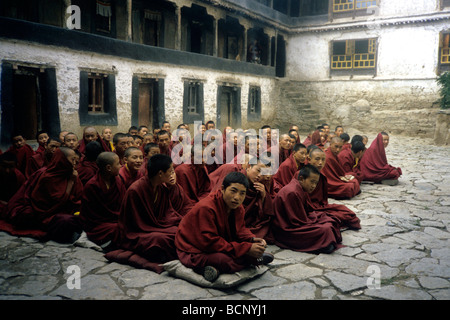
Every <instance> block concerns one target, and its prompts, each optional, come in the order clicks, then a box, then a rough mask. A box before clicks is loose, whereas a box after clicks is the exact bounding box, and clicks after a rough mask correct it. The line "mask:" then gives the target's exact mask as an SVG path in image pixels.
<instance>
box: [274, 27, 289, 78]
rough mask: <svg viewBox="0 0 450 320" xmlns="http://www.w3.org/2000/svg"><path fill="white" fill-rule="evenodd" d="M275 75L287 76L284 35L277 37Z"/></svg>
mask: <svg viewBox="0 0 450 320" xmlns="http://www.w3.org/2000/svg"><path fill="white" fill-rule="evenodd" d="M275 75H276V76H277V77H285V76H286V41H285V40H284V38H283V36H280V35H278V37H277V57H276V66H275Z"/></svg>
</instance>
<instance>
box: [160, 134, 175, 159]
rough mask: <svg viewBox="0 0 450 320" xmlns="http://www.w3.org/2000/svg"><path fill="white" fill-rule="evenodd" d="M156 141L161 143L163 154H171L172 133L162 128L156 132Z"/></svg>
mask: <svg viewBox="0 0 450 320" xmlns="http://www.w3.org/2000/svg"><path fill="white" fill-rule="evenodd" d="M156 143H157V144H159V151H160V153H161V154H165V155H167V156H170V155H171V151H172V149H171V148H170V133H169V132H168V131H166V130H160V131H158V133H157V134H156Z"/></svg>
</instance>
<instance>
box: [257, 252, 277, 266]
mask: <svg viewBox="0 0 450 320" xmlns="http://www.w3.org/2000/svg"><path fill="white" fill-rule="evenodd" d="M273 258H274V257H273V254H271V253H267V252H264V253H263V254H262V256H261V257H260V258H258V264H269V263H271V262H272V261H273Z"/></svg>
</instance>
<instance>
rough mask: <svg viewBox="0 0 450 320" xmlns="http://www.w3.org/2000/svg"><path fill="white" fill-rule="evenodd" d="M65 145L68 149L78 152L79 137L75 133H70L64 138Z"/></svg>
mask: <svg viewBox="0 0 450 320" xmlns="http://www.w3.org/2000/svg"><path fill="white" fill-rule="evenodd" d="M63 145H64V146H65V147H67V148H70V149H72V150H78V147H79V144H78V137H77V135H76V134H75V133H73V132H68V133H67V134H66V135H65V136H64V143H63Z"/></svg>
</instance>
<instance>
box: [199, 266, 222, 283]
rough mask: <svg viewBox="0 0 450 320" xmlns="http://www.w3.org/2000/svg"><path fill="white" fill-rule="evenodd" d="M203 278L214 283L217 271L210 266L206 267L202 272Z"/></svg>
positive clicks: (217, 275) (217, 274)
mask: <svg viewBox="0 0 450 320" xmlns="http://www.w3.org/2000/svg"><path fill="white" fill-rule="evenodd" d="M203 277H204V278H205V279H206V280H208V281H209V282H214V281H215V280H216V279H217V278H218V277H219V270H217V269H216V268H214V267H212V266H206V267H205V269H204V270H203Z"/></svg>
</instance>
